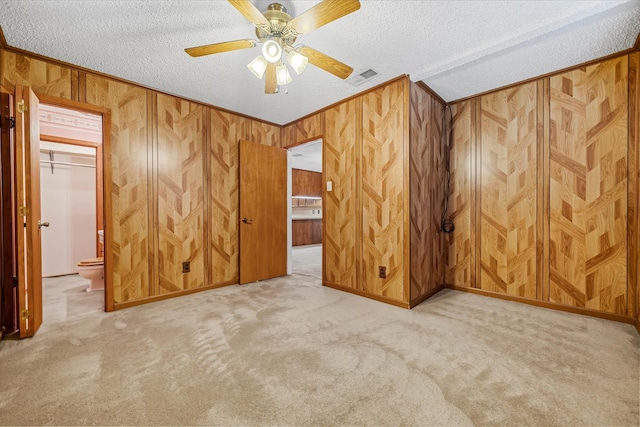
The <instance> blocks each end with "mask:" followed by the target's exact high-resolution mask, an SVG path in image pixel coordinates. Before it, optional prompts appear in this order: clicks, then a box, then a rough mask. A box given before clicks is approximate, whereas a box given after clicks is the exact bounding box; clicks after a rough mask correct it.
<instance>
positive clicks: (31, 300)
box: [14, 85, 42, 338]
mask: <svg viewBox="0 0 640 427" xmlns="http://www.w3.org/2000/svg"><path fill="white" fill-rule="evenodd" d="M14 99H15V102H16V105H15V110H14V111H15V117H16V128H15V136H16V140H15V143H16V181H15V182H16V202H17V205H18V212H17V214H18V219H17V221H16V223H17V224H18V229H17V241H18V256H17V258H18V302H19V306H20V338H25V337H31V336H33V335H34V334H35V333H36V332H37V331H38V328H39V327H40V325H41V324H42V240H41V238H40V125H39V123H38V97H37V96H36V95H35V93H33V91H32V90H31V89H30V88H28V87H22V86H19V85H16V92H15V97H14ZM22 225H24V226H23V227H22ZM21 227H22V229H21Z"/></svg>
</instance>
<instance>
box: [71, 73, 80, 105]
mask: <svg viewBox="0 0 640 427" xmlns="http://www.w3.org/2000/svg"><path fill="white" fill-rule="evenodd" d="M78 82H79V79H78V70H71V99H72V100H73V101H79V100H80V99H79V94H78Z"/></svg>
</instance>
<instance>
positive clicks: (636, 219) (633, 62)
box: [627, 52, 640, 320]
mask: <svg viewBox="0 0 640 427" xmlns="http://www.w3.org/2000/svg"><path fill="white" fill-rule="evenodd" d="M639 149H640V52H636V53H632V54H630V55H629V189H628V191H629V206H627V209H628V211H629V213H628V215H629V216H628V220H629V231H628V233H627V235H628V236H629V262H628V266H627V268H628V272H629V273H628V274H629V277H628V278H627V282H628V286H627V292H628V294H627V314H629V315H630V316H635V317H636V318H637V319H638V320H640V289H639V287H640V283H638V278H639V277H640V150H639Z"/></svg>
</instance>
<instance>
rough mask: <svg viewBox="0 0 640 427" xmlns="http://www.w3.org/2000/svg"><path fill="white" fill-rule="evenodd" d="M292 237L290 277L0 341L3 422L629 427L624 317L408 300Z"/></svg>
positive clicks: (632, 384) (635, 376) (638, 347)
mask: <svg viewBox="0 0 640 427" xmlns="http://www.w3.org/2000/svg"><path fill="white" fill-rule="evenodd" d="M302 250H304V251H306V252H304V253H303V252H300V251H294V252H297V253H298V255H299V256H300V257H302V258H301V259H302V261H300V259H298V261H300V262H296V261H295V260H294V264H293V266H294V267H293V271H294V274H292V275H290V276H286V277H282V278H277V279H272V280H268V281H264V282H257V283H253V284H249V285H243V286H229V287H226V288H221V289H216V290H211V291H205V292H200V293H197V294H192V295H188V296H184V297H180V298H175V299H171V300H166V301H161V302H157V303H153V304H147V305H143V306H138V307H133V308H129V309H125V310H121V311H117V312H114V313H93V314H92V315H90V316H85V317H81V318H72V319H69V320H67V321H65V322H61V323H57V324H56V325H54V326H51V327H48V328H47V329H45V330H42V331H40V332H39V333H38V334H36V336H35V337H33V338H31V339H27V340H22V341H16V340H4V341H2V342H1V343H0V424H2V425H43V424H50V425H455V426H463V425H540V426H542V425H544V426H551V425H581V426H582V425H632V426H637V425H639V424H640V415H639V407H640V400H639V399H640V397H639V396H640V374H639V370H640V336H639V335H638V333H637V332H636V331H635V329H634V328H633V327H632V326H630V325H626V324H620V323H615V322H611V321H606V320H601V319H595V318H590V317H586V316H580V315H574V314H569V313H562V312H556V311H552V310H546V309H542V308H537V307H532V306H528V305H523V304H518V303H513V302H508V301H502V300H497V299H492V298H487V297H482V296H478V295H473V294H468V293H463V292H457V291H452V290H445V291H442V292H440V293H439V294H437V295H436V296H435V297H433V298H431V299H430V300H428V301H425V302H424V303H422V304H420V305H419V306H418V307H416V308H414V309H413V310H405V309H401V308H397V307H393V306H390V305H387V304H383V303H380V302H377V301H373V300H370V299H367V298H362V297H358V296H355V295H351V294H348V293H345V292H340V291H337V290H334V289H330V288H325V287H322V286H321V284H320V278H319V277H320V276H319V274H317V273H318V272H319V269H318V265H317V261H315V262H316V264H314V263H313V262H309V260H310V259H311V258H313V259H316V256H317V257H319V255H318V254H319V251H320V246H316V247H310V248H303V249H302ZM314 251H315V252H314ZM314 254H316V256H314ZM305 257H306V258H305ZM305 265H307V266H308V268H309V270H306V269H305Z"/></svg>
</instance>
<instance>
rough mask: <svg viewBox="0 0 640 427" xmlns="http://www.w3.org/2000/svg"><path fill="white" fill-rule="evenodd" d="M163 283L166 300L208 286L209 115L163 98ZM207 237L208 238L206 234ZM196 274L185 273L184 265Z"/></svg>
mask: <svg viewBox="0 0 640 427" xmlns="http://www.w3.org/2000/svg"><path fill="white" fill-rule="evenodd" d="M157 105H158V114H157V120H158V143H157V147H158V150H157V152H158V161H157V165H158V166H157V167H158V217H157V218H158V220H157V224H158V250H157V254H158V255H157V257H158V283H157V285H158V286H159V288H158V290H157V292H155V293H154V294H163V293H168V292H176V291H180V290H185V289H192V288H197V287H200V286H203V285H204V284H205V283H206V282H205V269H204V267H205V265H204V264H205V263H204V260H205V258H206V257H205V245H204V239H205V235H206V230H205V228H204V222H205V221H204V200H205V197H204V173H203V171H204V163H203V162H204V155H203V146H204V144H203V140H204V138H203V131H204V126H203V122H204V120H203V119H204V111H203V108H204V107H202V106H200V105H197V104H194V103H191V102H187V101H184V100H181V99H179V98H175V97H172V96H168V95H162V94H160V95H158V101H157ZM203 231H204V232H203ZM183 262H189V263H190V270H191V271H190V272H189V273H183V272H182V263H183Z"/></svg>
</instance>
